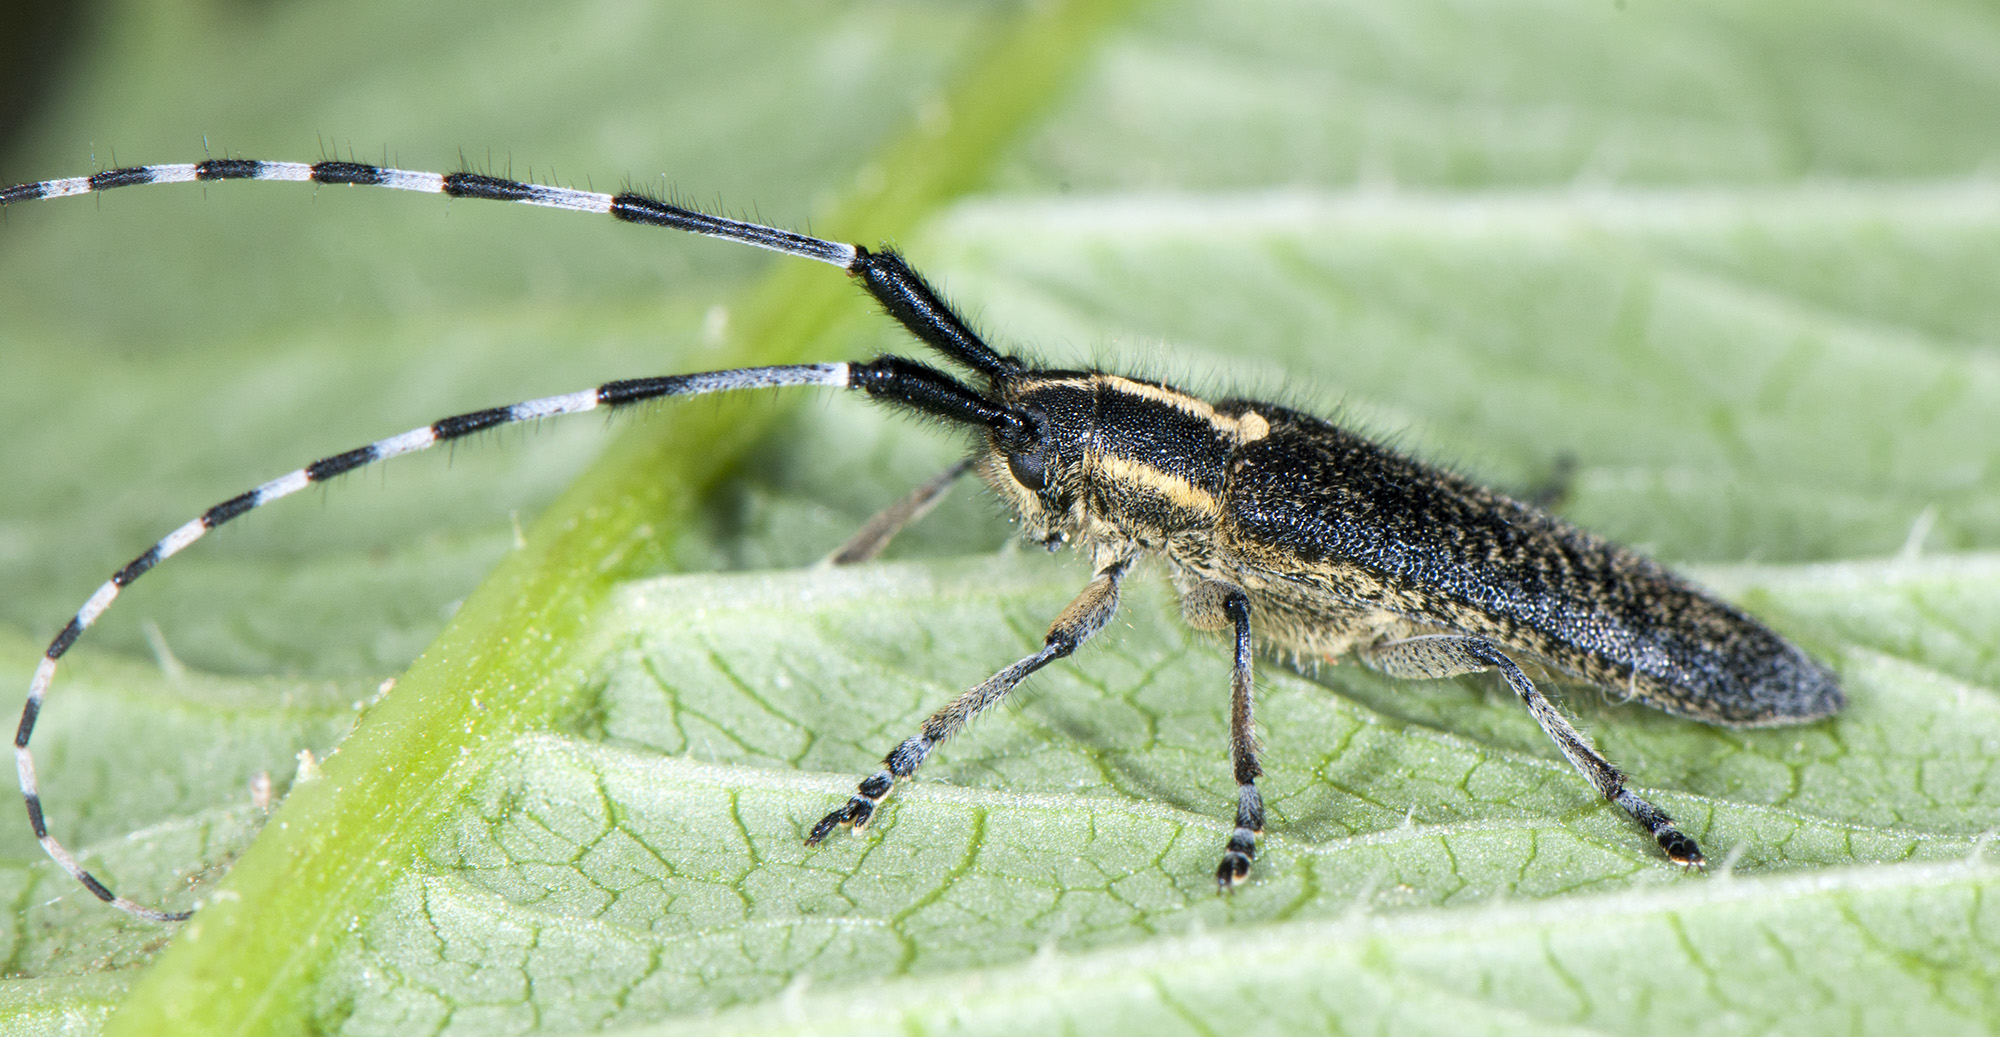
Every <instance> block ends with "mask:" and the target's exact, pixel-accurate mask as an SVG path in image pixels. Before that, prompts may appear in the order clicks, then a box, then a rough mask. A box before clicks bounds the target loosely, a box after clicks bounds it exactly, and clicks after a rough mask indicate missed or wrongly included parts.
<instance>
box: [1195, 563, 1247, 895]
mask: <svg viewBox="0 0 2000 1037" xmlns="http://www.w3.org/2000/svg"><path fill="white" fill-rule="evenodd" d="M1181 618H1182V619H1184V620H1186V621H1187V624H1188V625H1189V626H1191V627H1194V628H1195V629H1196V630H1228V631H1230V632H1231V633H1232V634H1233V635H1234V640H1233V642H1232V643H1233V644H1234V646H1235V649H1236V665H1235V667H1234V668H1233V669H1232V670H1231V671H1230V675H1229V763H1230V767H1231V769H1232V770H1233V771H1234V772H1235V774H1236V830H1235V831H1233V832H1231V833H1229V842H1228V844H1227V845H1226V846H1224V847H1223V850H1222V865H1221V866H1220V867H1218V868H1216V869H1215V885H1216V889H1217V890H1218V891H1219V892H1223V893H1227V892H1229V891H1230V890H1232V889H1235V888H1236V887H1237V886H1238V885H1240V884H1241V883H1242V882H1243V880H1244V879H1247V878H1249V877H1250V862H1251V861H1252V860H1254V859H1256V857H1257V839H1258V837H1259V836H1262V835H1263V834H1264V797H1263V795H1262V794H1261V793H1259V792H1258V791H1257V778H1258V777H1259V776H1261V775H1262V774H1263V773H1264V769H1263V768H1262V767H1260V766H1258V764H1257V721H1256V710H1255V705H1256V701H1255V698H1254V696H1253V692H1254V690H1255V685H1254V684H1253V683H1252V681H1251V676H1252V668H1251V664H1252V660H1253V658H1254V657H1253V655H1252V654H1251V653H1252V649H1253V647H1254V646H1253V645H1252V644H1251V640H1250V599H1249V597H1248V596H1246V595H1245V594H1244V593H1243V591H1242V590H1241V589H1240V588H1237V587H1234V586H1232V585H1230V584H1227V583H1223V582H1221V581H1219V580H1210V579H1197V580H1192V581H1190V582H1188V583H1186V584H1183V585H1182V587H1181Z"/></svg>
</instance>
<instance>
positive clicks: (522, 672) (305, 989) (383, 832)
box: [107, 0, 1134, 1034]
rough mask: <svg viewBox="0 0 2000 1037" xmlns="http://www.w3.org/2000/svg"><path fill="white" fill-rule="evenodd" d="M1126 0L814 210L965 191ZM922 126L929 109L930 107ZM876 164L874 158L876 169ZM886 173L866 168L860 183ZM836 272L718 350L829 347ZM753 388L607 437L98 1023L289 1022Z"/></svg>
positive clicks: (1060, 29)
mask: <svg viewBox="0 0 2000 1037" xmlns="http://www.w3.org/2000/svg"><path fill="white" fill-rule="evenodd" d="M1133 6H1134V0H1105V2H1088V0H1076V2H1072V3H1066V4H1038V5H1032V7H1031V8H1030V9H1029V10H1028V11H1027V12H1026V13H1024V14H1022V15H1020V16H1019V18H1018V19H1017V20H1016V22H1015V23H1014V24H1013V25H1012V26H1010V27H1009V28H1008V29H1007V31H1005V32H1003V33H1001V34H1000V35H999V37H998V38H997V39H996V40H995V41H994V44H993V46H992V47H991V48H990V49H989V50H987V51H986V52H985V53H984V54H982V55H981V56H980V57H979V58H978V59H977V61H976V63H975V64H974V65H973V66H972V67H971V68H970V69H969V74H968V75H966V76H965V77H964V78H963V79H962V80H961V81H960V83H959V85H958V86H957V88H956V89H955V90H954V91H953V92H952V93H951V94H950V96H949V97H948V98H947V100H946V104H947V106H948V112H949V120H948V124H947V125H946V127H945V128H944V129H943V130H942V131H941V132H935V131H934V132H928V133H926V132H913V133H912V134H910V135H909V136H907V137H905V138H904V139H902V140H900V141H897V142H895V143H893V144H892V145H890V146H889V147H887V148H886V149H884V151H883V152H882V153H881V155H880V157H879V158H878V159H877V160H876V161H875V162H872V163H871V164H870V167H871V168H870V172H869V175H868V176H865V177H861V178H858V179H860V180H861V181H863V182H865V183H867V184H869V185H871V187H872V189H869V190H857V191H856V192H855V194H854V195H853V196H851V197H849V198H848V199H846V200H845V202H844V203H843V204H842V206H841V207H840V210H839V212H838V213H837V214H836V215H835V216H833V217H831V218H830V219H828V220H826V221H825V224H826V228H827V230H828V231H829V232H831V233H833V234H836V235H842V234H854V233H862V234H867V235H871V236H873V237H877V238H880V237H893V236H896V235H899V234H906V233H908V232H910V231H911V230H913V229H914V228H915V227H916V226H918V224H919V223H920V221H922V220H923V219H924V218H925V217H926V216H927V215H928V214H930V213H931V212H933V211H935V210H936V209H937V208H939V207H940V206H942V205H944V204H946V203H948V202H949V201H951V200H952V199H953V198H956V197H957V196H959V195H961V194H963V193H965V192H967V191H970V190H974V189H976V188H978V187H979V186H980V185H981V184H982V183H983V182H984V181H985V180H986V178H987V176H988V173H989V170H990V169H991V167H992V165H993V163H994V162H995V161H997V160H998V158H999V157H1000V156H1001V154H1002V153H1003V152H1004V149H1005V148H1006V147H1007V146H1008V145H1009V144H1010V143H1012V142H1013V141H1014V140H1015V139H1017V138H1018V136H1019V135H1020V133H1021V131H1022V130H1023V128H1024V127H1025V126H1027V125H1028V124H1030V123H1031V121H1032V120H1034V119H1036V118H1038V117H1040V116H1041V115H1042V114H1043V112H1044V111H1045V110H1046V109H1047V108H1048V106H1049V105H1050V104H1052V103H1053V102H1054V101H1055V100H1056V99H1057V98H1058V97H1060V96H1061V93H1062V91H1063V90H1064V88H1065V87H1066V86H1067V84H1069V83H1070V82H1071V81H1072V79H1073V77H1074V75H1075V73H1076V71H1077V70H1078V69H1079V68H1080V67H1081V66H1082V65H1083V63H1084V62H1085V61H1087V60H1088V58H1089V57H1090V55H1091V54H1092V53H1093V52H1094V49H1095V45H1096V43H1097V41H1098V40H1099V39H1100V38H1101V36H1102V35H1103V33H1104V32H1106V31H1107V30H1109V29H1110V28H1112V27H1113V26H1115V25H1117V24H1118V23H1119V22H1120V21H1121V20H1122V19H1123V18H1124V16H1125V15H1126V14H1127V13H1128V12H1129V10H1130V9H1131V8H1132V7H1133ZM931 121H932V122H933V124H934V125H935V123H936V120H931ZM877 173H879V175H876V174H877ZM873 185H879V186H873ZM842 280H843V279H842V278H839V277H837V276H835V275H832V274H830V273H829V272H828V271H826V270H824V269H822V268H819V267H817V266H815V265H812V264H807V263H785V264H782V265H780V266H778V267H777V268H775V269H774V271H773V273H772V274H771V275H770V276H769V277H768V278H767V279H766V280H765V281H764V282H763V283H762V284H761V285H759V286H758V288H757V289H756V290H754V291H753V292H752V293H751V294H750V297H749V298H748V299H746V300H744V302H743V303H742V304H741V306H740V307H738V313H739V314H740V315H741V326H742V327H743V328H744V329H745V331H744V334H743V335H742V338H741V340H740V341H741V348H740V349H739V350H738V351H737V353H736V354H735V355H734V356H731V357H728V358H726V362H727V363H731V364H742V363H773V362H785V361H795V360H803V359H807V358H818V359H842V358H835V357H830V356H828V355H827V353H826V351H827V350H828V349H830V348H832V346H833V345H834V344H835V343H837V342H838V341H840V326H841V325H842V324H843V323H844V322H846V321H847V320H850V319H854V318H856V317H859V316H862V315H865V313H866V310H867V307H866V306H865V305H864V304H863V303H862V302H861V301H860V300H859V299H858V298H857V295H856V293H855V291H854V290H853V288H852V287H851V286H849V285H846V284H843V283H842ZM776 413H777V411H776V410H775V409H774V408H772V407H770V405H769V403H768V401H764V402H762V403H760V404H757V405H754V406H747V407H746V406H744V405H743V404H742V403H741V402H738V403H736V404H733V405H732V404H729V403H727V402H725V403H724V404H722V405H720V406H715V407H701V408H683V409H680V410H676V411H673V412H672V413H671V416H670V417H669V418H668V419H667V420H662V421H654V422H647V423H644V424H643V425H639V426H635V427H633V428H631V429H630V430H628V431H627V432H626V433H625V434H623V435H621V436H620V437H619V438H618V440H617V441H616V442H615V443H614V444H612V446H611V447H610V448H609V449H608V450H607V451H606V453H605V455H604V456H603V457H602V458H601V459H600V460H599V461H598V462H597V464H595V465H594V466H593V467H592V468H591V469H590V470H589V471H588V472H587V473H586V474H585V475H584V476H583V477H582V478H581V479H579V480H578V481H577V483H576V484H575V485H574V486H572V487H571V488H570V489H569V490H568V491H567V492H566V493H565V494H564V495H563V496H562V497H561V498H560V499H559V500H558V501H557V502H556V503H555V504H554V505H553V506H552V507H551V508H550V509H549V511H548V513H547V514H545V515H544V516H542V518H541V519H540V520H538V521H537V522H536V523H535V526H534V528H533V530H532V531H531V533H530V535H529V537H528V543H527V546H526V547H525V548H524V549H522V550H519V551H516V552H514V553H513V554H511V555H510V556H508V558H507V559H506V560H505V561H503V562H502V563H501V564H500V566H499V567H498V568H497V569H496V570H495V571H494V573H493V574H492V576H491V577H489V578H488V579H487V581H486V582H485V583H484V584H483V585H482V586H481V587H480V588H479V590H478V591H476V592H475V593H474V594H473V595H472V596H471V597H470V598H469V599H468V600H467V601H466V603H465V605H464V607H463V608H461V609H460V611H459V612H458V614H457V616H456V617H455V618H454V620H453V622H452V623H451V625H450V627H449V628H448V629H447V630H446V631H445V632H444V634H443V635H442V636H440V637H439V639H438V640H437V642H436V643H435V644H433V645H432V646H431V647H430V649H429V650H427V651H426V652H425V653H424V654H423V656H422V657H421V658H419V659H418V660H417V661H416V663H415V664H414V665H412V666H411V667H410V670H409V672H408V673H406V674H405V675H404V676H403V677H402V678H401V680H400V681H399V682H398V684H397V686H396V688H395V690H394V691H393V692H391V693H390V694H389V695H388V696H386V697H385V698H384V699H383V700H382V701H381V702H380V703H379V704H377V705H376V706H375V707H374V708H372V709H371V710H370V711H369V712H368V713H367V715H366V716H365V717H364V719H363V720H362V722H361V723H360V724H359V725H357V727H356V728H355V731H354V733H353V735H352V736H350V737H349V738H348V740H347V741H346V743H345V744H343V745H342V746H341V747H340V749H339V751H338V752H336V753H335V754H333V755H332V756H331V757H330V758H329V759H328V760H327V762H326V765H325V768H324V773H323V776H322V777H321V778H320V779H319V780H317V781H313V782H309V783H306V784H303V785H301V786H299V787H298V788H296V789H295V790H293V792H292V794H291V796H290V797H289V798H288V799H287V800H286V802H285V804H284V806H283V807H282V808H281V809H280V810H279V811H278V812H277V813H276V814H275V815H274V816H273V817H272V819H271V822H270V824H269V825H268V826H267V827H266V828H265V830H264V832H263V833H262V834H261V835H260V836H259V837H258V839H257V841H256V843H255V844H253V845H252V847H251V848H250V850H249V851H248V852H247V853H245V854H244V856H243V858H242V859H241V860H240V861H239V862H238V863H237V864H236V866H235V868H234V870H233V871H232V872H231V873H230V875H229V876H228V877H227V878H226V879H225V880H224V881H223V882H222V883H221V885H220V886H219V887H218V888H217V890H216V891H215V893H214V894H213V895H212V896H211V897H209V900H208V903H207V904H206V905H205V906H203V907H202V908H201V910H200V911H199V913H197V915H196V916H195V918H194V919H193V920H192V921H190V922H188V923H187V924H186V925H185V927H184V928H183V929H182V930H181V931H180V932H179V933H178V934H177V935H176V936H175V938H174V942H173V945H172V946H171V947H170V948H169V949H168V950H167V951H166V952H165V953H163V954H162V955H161V956H160V958H159V960H158V961H157V962H156V963H155V964H154V966H153V967H152V968H151V970H150V971H149V972H148V973H147V975H146V976H145V978H144V979H143V980H141V981H140V982H139V983H138V984H137V985H136V987H135V988H134V990H133V992H132V995H131V996H130V998H128V999H127V1000H126V1002H125V1003H124V1004H123V1005H122V1006H121V1007H120V1010H119V1012H118V1013H117V1015H116V1016H114V1017H113V1019H112V1020H111V1023H110V1025H109V1026H108V1027H107V1031H108V1032H110V1033H144V1034H158V1033H178V1032H200V1033H293V1032H299V1031H301V1030H304V1029H307V1028H308V1027H309V1025H310V1022H311V1013H312V1012H313V1010H314V1003H313V994H312V992H313V989H314V987H315V981H316V979H317V978H318V976H319V973H320V971H321V969H322V968H323V967H324V966H325V964H326V962H327V960H328V958H329V956H330V955H331V954H332V953H333V952H334V951H335V949H336V948H337V947H339V946H340V945H341V943H342V942H343V941H344V940H345V939H346V938H347V937H348V935H349V934H350V933H352V932H354V931H355V929H356V927H357V926H358V925H359V924H360V923H361V922H362V921H363V920H364V919H365V918H366V916H367V914H368V913H369V912H370V911H372V910H373V909H374V907H375V905H376V903H377V901H378V900H379V898H380V897H381V895H382V893H383V892H384V891H385V890H386V889H387V888H388V886H389V883H390V882H391V880H392V879H393V878H394V877H395V876H396V875H397V874H398V873H399V872H400V871H401V870H402V869H404V868H406V867H408V866H409V865H410V863H411V862H412V861H413V860H414V859H415V858H416V856H417V854H418V852H419V849H420V848H421V846H422V845H423V844H424V841H425V840H426V838H428V836H429V835H430V833H431V830H432V826H433V824H434V823H435V819H436V818H438V817H440V816H442V815H443V814H444V813H445V810H446V807H447V806H448V805H449V804H450V803H452V802H453V801H455V800H456V799H457V798H458V797H459V796H461V795H462V794H463V793H464V792H465V790H466V789H467V787H468V786H469V785H470V784H471V783H472V782H473V780H474V779H475V778H476V777H477V775H478V774H479V772H480V771H481V770H482V768H483V767H484V766H485V765H486V763H487V762H488V761H489V760H491V759H492V758H494V756H495V755H496V753H497V751H498V750H500V749H503V748H504V747H505V746H507V745H508V744H510V743H511V742H512V740H513V739H514V738H515V737H516V736H518V735H520V734H521V733H523V732H527V731H537V730H546V729H549V728H551V727H553V726H556V725H557V724H558V723H559V722H560V721H561V720H562V719H563V718H565V717H566V716H567V715H568V713H569V711H570V710H571V708H572V699H573V692H574V690H575V688H576V685H577V673H578V670H579V668H580V667H582V666H584V665H586V664H587V662H588V658H587V656H588V655H589V654H590V653H589V651H588V649H587V646H583V645H580V644H579V643H578V637H579V636H580V634H581V631H582V630H583V629H584V628H585V626H586V621H587V619H588V618H589V617H590V616H591V615H592V614H593V613H594V612H596V610H597V609H598V608H599V607H600V605H601V604H602V603H603V601H604V599H605V596H606V593H607V591H608V590H609V589H610V587H611V586H612V585H613V584H614V583H616V582H617V581H618V580H620V579H623V578H626V577H629V576H631V575H633V574H634V573H637V572H642V571H646V570H648V569H651V568H657V567H658V566H659V565H660V564H661V563H660V559H662V558H664V557H666V556H667V555H668V554H669V553H670V550H671V546H672V542H673V540H674V537H675V531H676V530H678V529H680V528H682V526H683V525H684V520H685V519H686V518H687V516H688V515H689V514H690V512H691V510H692V508H693V506H694V503H695V502H696V501H699V500H700V499H701V497H702V495H703V494H704V492H706V491H707V490H708V489H709V488H711V487H713V486H714V485H715V484H716V483H717V481H718V480H720V479H721V478H722V477H723V476H725V475H726V474H727V473H728V472H729V470H730V468H731V466H732V465H733V464H734V463H735V462H736V461H737V460H738V459H739V458H740V457H741V456H742V455H743V453H744V451H745V450H746V449H747V448H748V447H749V446H750V445H751V444H752V443H753V442H754V441H755V440H756V438H757V436H758V435H759V434H760V433H761V432H762V431H763V430H764V429H765V428H767V427H768V426H769V424H770V422H771V420H772V418H773V416H774V415H775V414H776Z"/></svg>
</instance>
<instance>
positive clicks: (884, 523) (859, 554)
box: [825, 457, 972, 565]
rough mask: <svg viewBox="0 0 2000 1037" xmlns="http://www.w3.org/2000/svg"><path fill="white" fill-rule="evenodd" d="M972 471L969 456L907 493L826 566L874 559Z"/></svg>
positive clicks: (830, 557)
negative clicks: (897, 535) (962, 477)
mask: <svg viewBox="0 0 2000 1037" xmlns="http://www.w3.org/2000/svg"><path fill="white" fill-rule="evenodd" d="M971 470H972V458H969V457H968V458H966V459H965V460H962V461H959V462H958V463H957V464H954V465H952V466H951V467H950V468H947V469H945V470H944V471H942V472H939V473H938V474H936V475H933V476H931V477H930V478H929V479H928V480H926V481H925V482H924V484H923V485H921V486H918V487H917V488H916V489H914V490H911V491H910V492H909V493H908V494H905V495H904V497H903V499H902V500H899V501H897V502H896V503H894V504H891V505H889V506H888V507H886V508H883V509H882V510H881V511H878V512H876V513H875V515H874V517H873V518H870V519H869V520H868V521H867V522H864V523H862V525H861V528H860V529H857V530H855V531H854V535H853V536H851V537H848V538H847V543H844V544H842V545H840V547H838V548H837V549H835V550H834V552H833V553H832V554H830V555H827V556H826V563H825V564H827V565H858V564H860V563H862V562H866V561H871V560H873V559H874V557H875V556H876V555H879V554H881V553H882V549H883V548H885V547H888V546H889V541H891V540H894V539H896V534H898V533H901V532H902V531H903V530H904V529H906V528H908V527H909V525H910V524H911V523H913V522H915V521H917V520H918V519H920V518H923V517H924V516H925V515H928V514H930V510H931V509H932V508H935V507H937V506H938V502H939V501H942V500H944V495H945V494H947V493H949V492H951V488H952V485H953V484H955V483H957V482H958V480H959V478H960V477H961V476H963V475H964V474H965V473H967V472H969V471H971Z"/></svg>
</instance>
